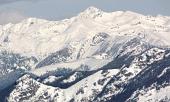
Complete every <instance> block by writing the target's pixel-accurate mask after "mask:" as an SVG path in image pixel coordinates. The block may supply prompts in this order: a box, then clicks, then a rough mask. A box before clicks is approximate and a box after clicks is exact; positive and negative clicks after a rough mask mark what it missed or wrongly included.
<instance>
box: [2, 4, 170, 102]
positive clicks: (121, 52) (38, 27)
mask: <svg viewBox="0 0 170 102" xmlns="http://www.w3.org/2000/svg"><path fill="white" fill-rule="evenodd" d="M0 102H170V17H167V16H156V17H153V16H144V15H141V14H138V13H134V12H131V11H116V12H110V13H108V12H104V11H102V10H100V9H97V8H95V7H89V8H87V9H86V10H85V11H84V12H82V13H80V14H78V15H77V16H75V17H72V18H70V19H64V20H61V21H47V20H43V19H37V18H29V19H25V20H23V21H21V22H20V23H17V24H6V25H0Z"/></svg>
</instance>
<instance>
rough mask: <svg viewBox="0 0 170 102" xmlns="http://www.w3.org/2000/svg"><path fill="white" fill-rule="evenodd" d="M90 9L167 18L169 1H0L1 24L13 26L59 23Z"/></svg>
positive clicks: (169, 7)
mask: <svg viewBox="0 0 170 102" xmlns="http://www.w3.org/2000/svg"><path fill="white" fill-rule="evenodd" d="M90 6H95V7H97V8H99V9H102V10H103V11H106V12H114V11H122V10H123V11H127V10H128V11H133V12H137V13H141V14H144V15H153V16H155V15H165V16H170V0H0V24H6V23H9V22H13V23H15V22H18V21H20V20H22V19H24V18H26V17H36V18H43V19H48V20H61V19H65V18H70V17H72V16H75V15H77V14H78V13H80V12H82V11H83V10H85V9H86V8H88V7H90Z"/></svg>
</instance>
